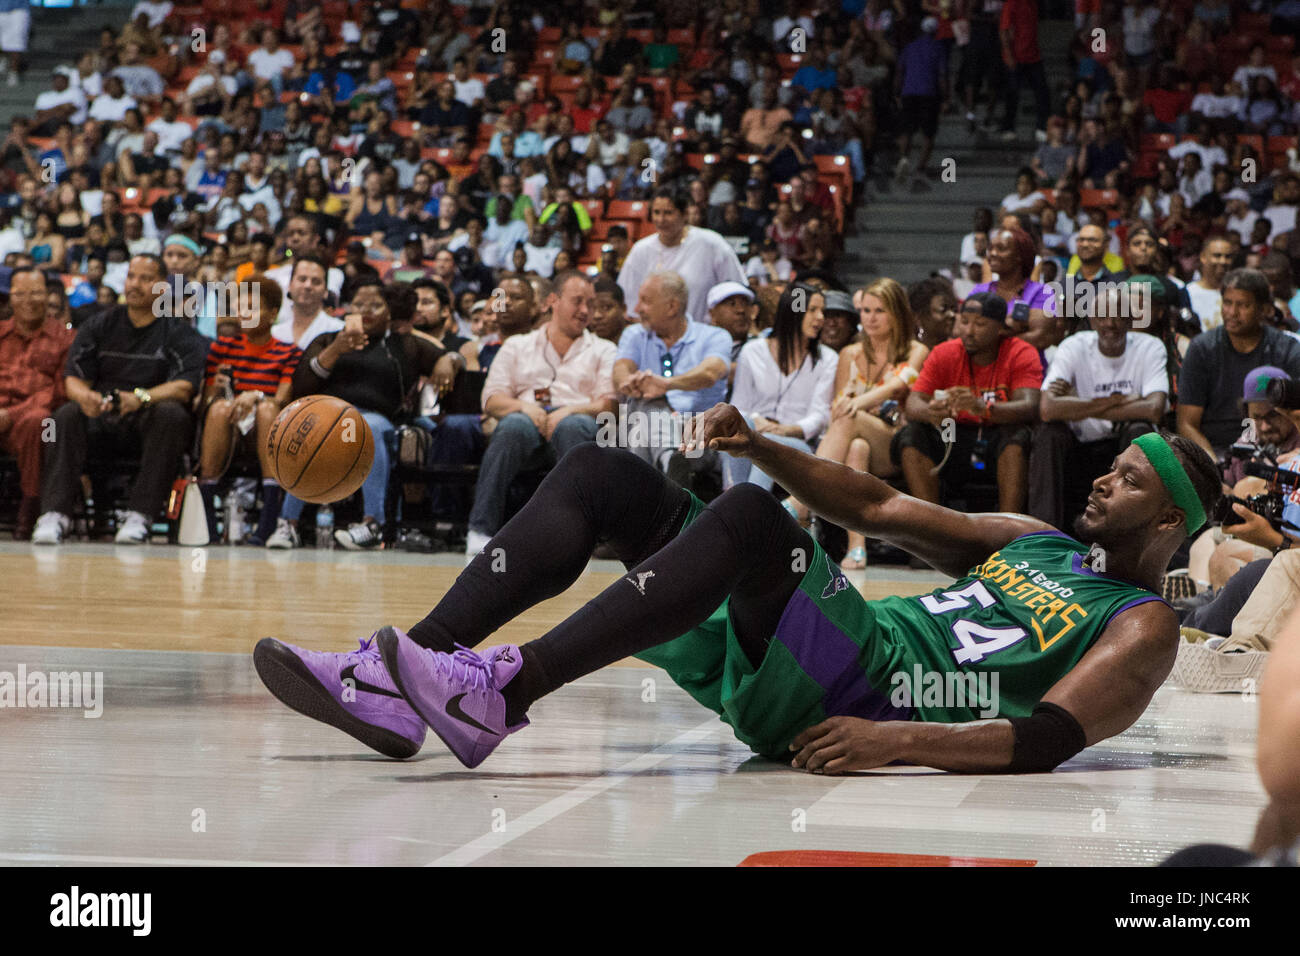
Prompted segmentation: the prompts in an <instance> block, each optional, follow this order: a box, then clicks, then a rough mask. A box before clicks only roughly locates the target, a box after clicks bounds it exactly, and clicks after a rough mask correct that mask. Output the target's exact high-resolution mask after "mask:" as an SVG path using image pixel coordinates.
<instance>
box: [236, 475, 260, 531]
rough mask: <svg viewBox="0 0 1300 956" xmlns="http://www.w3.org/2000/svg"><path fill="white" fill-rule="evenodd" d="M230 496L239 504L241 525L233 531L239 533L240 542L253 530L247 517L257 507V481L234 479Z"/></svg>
mask: <svg viewBox="0 0 1300 956" xmlns="http://www.w3.org/2000/svg"><path fill="white" fill-rule="evenodd" d="M230 494H231V497H233V498H234V499H235V500H236V501H237V502H238V503H239V513H240V522H241V523H240V524H239V525H238V527H236V529H235V530H236V531H238V532H239V539H240V540H241V541H242V540H243V539H244V538H247V537H248V536H249V535H250V534H251V533H252V532H253V531H254V530H255V529H254V528H253V527H252V522H250V521H249V516H251V515H252V514H253V510H254V508H255V507H256V506H257V479H256V478H236V479H235V480H234V482H233V483H232V487H231V489H230Z"/></svg>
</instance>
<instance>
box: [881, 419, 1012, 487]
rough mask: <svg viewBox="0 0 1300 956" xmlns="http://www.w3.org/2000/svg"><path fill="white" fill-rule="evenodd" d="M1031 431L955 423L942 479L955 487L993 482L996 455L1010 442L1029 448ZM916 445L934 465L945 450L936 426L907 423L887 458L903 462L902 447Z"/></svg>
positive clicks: (913, 446)
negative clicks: (950, 451) (969, 483)
mask: <svg viewBox="0 0 1300 956" xmlns="http://www.w3.org/2000/svg"><path fill="white" fill-rule="evenodd" d="M1032 438H1033V432H1032V431H1030V429H1029V426H1028V425H958V426H957V427H956V435H955V440H954V442H953V446H952V453H951V454H950V455H948V460H947V461H946V462H944V465H943V470H942V471H941V472H940V473H939V478H940V480H941V482H942V483H943V484H944V485H945V486H948V487H952V488H956V487H960V486H961V485H963V484H966V483H968V482H971V483H975V482H996V481H997V474H998V455H1000V454H1001V453H1002V449H1004V448H1006V447H1008V446H1010V445H1019V446H1020V447H1021V448H1024V449H1026V451H1027V450H1028V449H1029V445H1030V442H1031V440H1032ZM904 448H915V449H916V450H917V451H919V452H920V453H921V454H922V455H924V456H925V457H926V458H929V459H930V460H931V461H932V462H934V463H935V464H936V465H937V464H939V462H941V461H943V454H944V451H945V450H946V446H945V445H944V441H943V436H942V435H941V434H940V432H939V429H937V428H935V427H934V426H933V425H931V424H929V423H928V422H908V423H907V424H906V425H904V426H903V427H902V428H900V429H899V430H898V431H897V432H896V433H895V435H894V437H893V440H892V441H890V443H889V457H890V458H892V459H893V461H894V463H895V464H896V465H900V466H901V465H902V460H903V449H904Z"/></svg>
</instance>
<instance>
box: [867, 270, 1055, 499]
mask: <svg viewBox="0 0 1300 956" xmlns="http://www.w3.org/2000/svg"><path fill="white" fill-rule="evenodd" d="M953 334H954V336H955V338H952V339H949V340H948V341H947V342H940V343H939V344H938V345H936V346H935V347H934V350H933V351H932V352H931V353H930V354H929V356H928V357H927V358H926V360H925V364H924V365H923V366H921V374H920V376H919V377H918V378H917V380H916V382H915V383H913V385H912V391H911V394H909V395H908V396H907V407H906V412H907V418H908V424H907V425H905V426H904V427H903V428H902V429H900V430H899V432H898V433H897V434H896V435H895V436H894V440H893V444H892V446H891V447H890V456H891V457H892V458H893V459H894V462H895V463H896V464H897V465H899V467H901V468H902V470H903V476H904V478H906V480H907V491H908V493H909V494H910V495H912V496H913V497H914V498H921V499H924V500H925V501H932V502H934V503H936V504H938V503H939V500H940V492H941V491H943V490H945V489H946V490H953V489H958V488H960V487H961V486H962V485H963V484H965V483H967V482H971V481H978V482H988V481H994V482H997V486H998V510H1000V511H1006V512H1023V511H1024V510H1025V507H1026V505H1027V504H1028V487H1029V486H1028V475H1029V442H1030V436H1031V431H1030V429H1031V426H1032V425H1033V424H1034V423H1035V422H1036V421H1037V420H1038V401H1039V397H1040V389H1041V388H1042V384H1043V363H1042V361H1041V359H1039V357H1038V350H1037V349H1035V348H1034V347H1033V346H1032V345H1029V344H1028V343H1027V342H1025V341H1023V340H1022V339H1019V338H1016V337H1015V336H1014V335H1012V333H1011V329H1010V328H1009V327H1008V326H1007V303H1006V300H1005V299H1003V298H1002V297H1001V296H1000V295H998V294H997V293H996V292H978V293H976V294H975V295H972V296H971V297H970V298H968V299H967V300H966V301H965V302H963V303H962V309H961V312H959V313H958V315H957V324H956V325H955V326H954V327H953Z"/></svg>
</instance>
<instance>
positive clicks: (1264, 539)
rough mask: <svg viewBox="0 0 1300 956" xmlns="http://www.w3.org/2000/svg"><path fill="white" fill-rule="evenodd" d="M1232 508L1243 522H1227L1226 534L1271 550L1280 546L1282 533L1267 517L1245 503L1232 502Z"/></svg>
mask: <svg viewBox="0 0 1300 956" xmlns="http://www.w3.org/2000/svg"><path fill="white" fill-rule="evenodd" d="M1232 510H1233V512H1235V513H1236V515H1237V516H1238V517H1239V518H1241V523H1240V524H1225V525H1224V526H1223V533H1224V534H1230V535H1232V536H1233V537H1234V538H1239V539H1240V540H1242V541H1245V542H1246V543H1247V544H1253V545H1257V546H1258V547H1261V548H1268V549H1269V550H1270V551H1271V550H1272V549H1273V548H1276V547H1277V546H1278V543H1279V538H1280V536H1281V534H1282V533H1281V532H1280V531H1276V530H1274V528H1273V526H1272V525H1271V524H1269V523H1268V519H1267V518H1265V517H1264V516H1263V515H1259V514H1256V513H1255V512H1253V511H1251V510H1250V509H1249V508H1247V507H1246V506H1245V505H1243V504H1240V503H1238V502H1235V501H1234V502H1233V503H1232ZM1283 540H1285V539H1283Z"/></svg>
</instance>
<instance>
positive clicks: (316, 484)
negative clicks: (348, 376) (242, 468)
mask: <svg viewBox="0 0 1300 956" xmlns="http://www.w3.org/2000/svg"><path fill="white" fill-rule="evenodd" d="M266 444H267V450H268V451H269V452H270V455H269V457H270V459H271V467H272V468H273V469H274V471H275V475H274V477H275V479H276V481H278V482H279V483H280V487H281V488H283V489H284V490H285V492H286V493H287V494H291V495H293V496H294V497H296V498H301V499H302V500H303V501H309V502H311V503H312V504H318V505H321V504H328V503H330V502H333V501H340V500H342V499H344V498H347V497H349V496H350V495H351V494H352V493H353V492H355V491H356V490H357V489H358V488H360V487H361V485H362V483H363V482H364V481H365V480H366V475H368V474H370V466H371V464H373V462H374V460H375V439H374V436H373V435H371V434H370V426H369V425H367V424H366V420H365V419H364V418H362V417H361V413H360V412H359V411H357V410H356V409H355V408H353V407H352V406H351V405H349V404H348V403H347V402H345V401H343V400H342V399H339V398H331V397H330V396H328V395H308V396H307V397H305V398H300V399H298V400H297V401H295V402H290V403H289V404H288V405H287V406H285V408H284V410H283V411H282V412H280V414H279V416H278V417H277V418H276V420H275V423H274V424H273V425H272V426H271V432H270V434H269V435H267V438H266Z"/></svg>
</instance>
